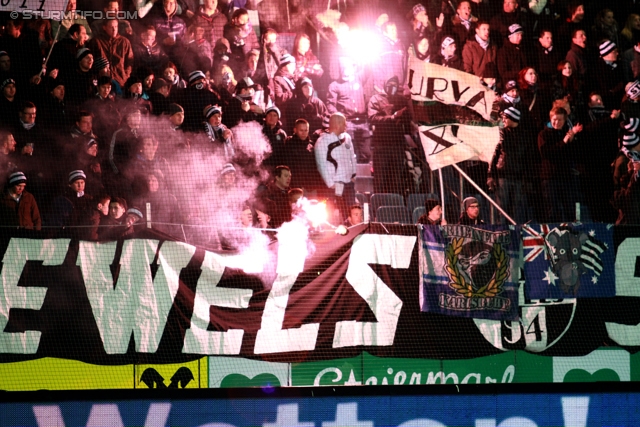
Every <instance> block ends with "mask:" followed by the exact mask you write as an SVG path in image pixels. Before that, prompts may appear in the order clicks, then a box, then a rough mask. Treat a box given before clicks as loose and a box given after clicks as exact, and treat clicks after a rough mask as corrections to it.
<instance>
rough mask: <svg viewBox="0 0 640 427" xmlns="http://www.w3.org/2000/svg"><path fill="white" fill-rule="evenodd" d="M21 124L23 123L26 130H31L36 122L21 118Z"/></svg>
mask: <svg viewBox="0 0 640 427" xmlns="http://www.w3.org/2000/svg"><path fill="white" fill-rule="evenodd" d="M20 124H21V125H22V127H23V128H25V129H26V130H31V129H32V128H33V127H34V126H35V125H36V124H35V122H34V123H25V122H23V121H22V120H20Z"/></svg>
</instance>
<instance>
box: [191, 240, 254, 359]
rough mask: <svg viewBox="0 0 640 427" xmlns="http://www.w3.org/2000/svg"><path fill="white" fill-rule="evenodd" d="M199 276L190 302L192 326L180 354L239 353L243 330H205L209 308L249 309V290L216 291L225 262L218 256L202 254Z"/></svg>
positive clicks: (226, 289) (250, 293)
mask: <svg viewBox="0 0 640 427" xmlns="http://www.w3.org/2000/svg"><path fill="white" fill-rule="evenodd" d="M201 269H202V273H201V274H200V278H199V279H198V285H197V288H196V295H195V299H194V303H193V315H192V316H191V327H190V328H189V329H187V331H186V333H185V337H184V347H183V348H182V352H183V353H193V354H240V348H241V347H242V337H243V336H244V330H242V329H230V330H228V331H226V332H221V331H208V330H207V327H208V326H209V323H210V321H211V316H210V308H211V306H217V307H229V308H244V309H246V308H247V307H249V300H250V299H251V295H253V291H252V290H251V289H230V288H218V287H217V286H218V282H220V278H221V277H222V274H223V273H224V260H223V259H222V257H221V256H220V255H218V254H214V253H212V252H208V251H207V252H205V255H204V260H203V261H202V267H201Z"/></svg>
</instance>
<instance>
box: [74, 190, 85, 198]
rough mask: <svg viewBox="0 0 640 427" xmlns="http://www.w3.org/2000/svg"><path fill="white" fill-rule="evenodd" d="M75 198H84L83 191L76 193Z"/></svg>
mask: <svg viewBox="0 0 640 427" xmlns="http://www.w3.org/2000/svg"><path fill="white" fill-rule="evenodd" d="M76 196H77V197H78V198H80V197H82V196H84V191H78V192H77V193H76Z"/></svg>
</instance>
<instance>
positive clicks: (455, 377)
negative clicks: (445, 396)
mask: <svg viewBox="0 0 640 427" xmlns="http://www.w3.org/2000/svg"><path fill="white" fill-rule="evenodd" d="M438 378H440V384H446V383H447V380H448V379H449V378H451V381H452V382H453V384H458V375H457V374H455V373H453V372H451V373H450V374H446V375H445V373H444V372H442V371H440V372H436V374H435V375H434V374H433V372H429V376H428V377H427V384H435V383H436V381H437V380H438Z"/></svg>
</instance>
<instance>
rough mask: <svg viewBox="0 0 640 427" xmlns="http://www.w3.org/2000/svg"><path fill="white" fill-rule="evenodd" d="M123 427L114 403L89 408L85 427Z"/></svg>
mask: <svg viewBox="0 0 640 427" xmlns="http://www.w3.org/2000/svg"><path fill="white" fill-rule="evenodd" d="M104 426H111V427H124V423H123V422H122V417H121V416H120V410H119V409H118V405H116V404H115V403H108V404H104V405H93V406H91V412H89V419H88V420H87V427H104Z"/></svg>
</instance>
